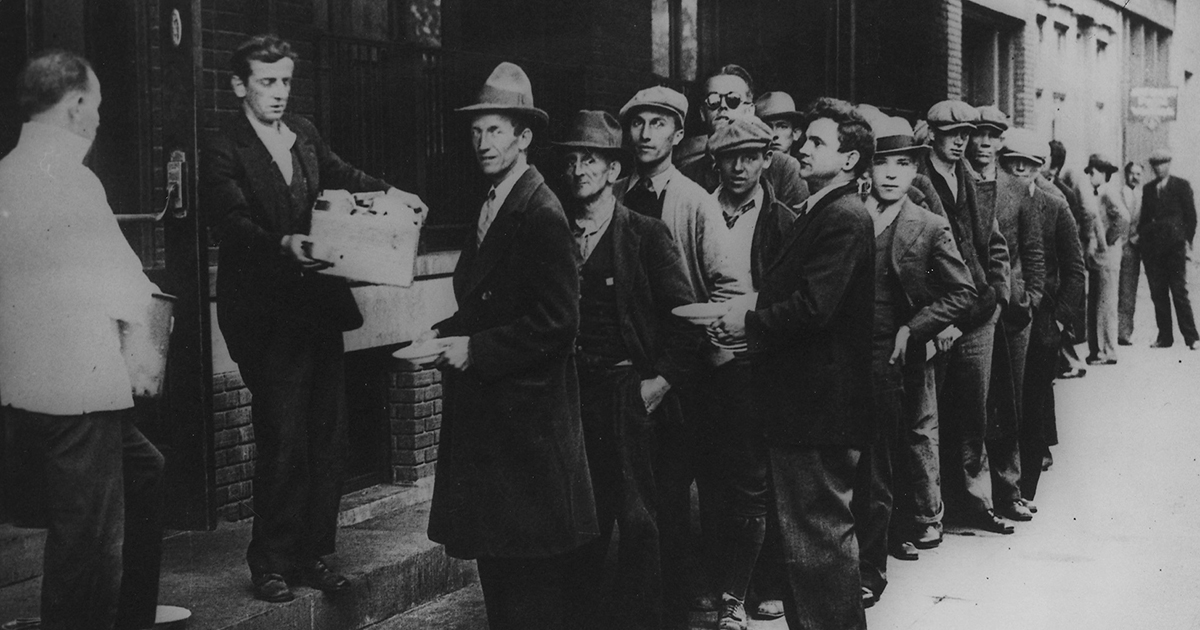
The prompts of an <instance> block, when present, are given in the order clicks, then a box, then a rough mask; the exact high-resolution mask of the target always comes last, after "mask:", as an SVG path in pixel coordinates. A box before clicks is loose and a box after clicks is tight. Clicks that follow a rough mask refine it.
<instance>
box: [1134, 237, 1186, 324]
mask: <svg viewBox="0 0 1200 630" xmlns="http://www.w3.org/2000/svg"><path fill="white" fill-rule="evenodd" d="M1142 254H1143V255H1142V261H1143V262H1145V263H1146V283H1147V284H1149V285H1150V299H1151V300H1152V301H1153V302H1154V320H1155V322H1156V323H1157V324H1158V342H1159V343H1160V344H1164V345H1168V344H1171V343H1174V342H1175V329H1174V326H1172V324H1171V304H1172V303H1174V305H1175V315H1176V316H1177V317H1178V318H1179V332H1180V334H1182V335H1183V342H1184V343H1189V344H1190V343H1192V342H1193V341H1196V340H1198V339H1200V335H1198V334H1197V333H1196V320H1195V318H1194V317H1193V316H1192V303H1191V301H1190V300H1188V288H1187V246H1186V245H1184V244H1183V243H1180V244H1179V245H1177V246H1173V247H1171V248H1170V249H1168V250H1166V251H1156V252H1142Z"/></svg>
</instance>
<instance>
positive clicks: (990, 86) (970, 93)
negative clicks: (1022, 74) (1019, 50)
mask: <svg viewBox="0 0 1200 630" xmlns="http://www.w3.org/2000/svg"><path fill="white" fill-rule="evenodd" d="M1020 29H1021V25H1020V24H1014V23H1012V22H1011V21H1009V20H1004V19H1002V18H1001V17H999V16H997V15H993V14H991V13H990V12H984V10H983V9H974V8H972V9H971V10H967V8H965V7H964V10H963V38H962V39H963V51H962V60H963V70H962V73H963V98H964V99H966V101H967V102H968V103H972V104H974V105H992V104H994V105H995V106H996V107H999V108H1000V109H1001V110H1002V111H1004V112H1005V113H1007V114H1008V115H1010V116H1012V115H1013V114H1014V112H1013V90H1014V84H1015V82H1016V75H1015V68H1014V64H1013V58H1014V55H1015V52H1016V46H1017V45H1018V44H1019V41H1020V40H1019V38H1020Z"/></svg>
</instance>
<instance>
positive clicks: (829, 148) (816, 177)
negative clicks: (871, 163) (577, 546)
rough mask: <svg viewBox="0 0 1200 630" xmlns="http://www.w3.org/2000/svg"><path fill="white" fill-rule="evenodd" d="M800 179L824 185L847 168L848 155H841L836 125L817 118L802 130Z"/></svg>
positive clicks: (825, 119) (826, 119)
mask: <svg viewBox="0 0 1200 630" xmlns="http://www.w3.org/2000/svg"><path fill="white" fill-rule="evenodd" d="M798 159H799V160H800V177H802V178H804V179H805V180H809V179H812V180H813V181H815V182H817V183H820V184H822V185H824V183H825V182H828V181H829V180H831V179H833V178H834V177H836V176H837V174H838V173H840V172H842V170H843V169H844V167H846V166H847V162H848V160H849V155H848V154H846V153H842V151H841V141H840V140H838V126H837V123H836V122H834V121H832V120H830V119H828V118H818V119H816V120H814V121H812V122H810V123H809V124H808V128H807V129H805V130H804V145H803V146H801V147H800V153H799V156H798Z"/></svg>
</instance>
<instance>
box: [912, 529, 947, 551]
mask: <svg viewBox="0 0 1200 630" xmlns="http://www.w3.org/2000/svg"><path fill="white" fill-rule="evenodd" d="M912 544H913V546H914V547H916V548H917V549H933V548H934V547H937V546H938V545H940V544H942V530H941V528H939V527H938V526H937V525H936V524H933V523H930V524H929V525H926V526H925V528H924V529H922V530H921V533H920V534H919V535H918V536H917V537H916V539H915V540H913V541H912Z"/></svg>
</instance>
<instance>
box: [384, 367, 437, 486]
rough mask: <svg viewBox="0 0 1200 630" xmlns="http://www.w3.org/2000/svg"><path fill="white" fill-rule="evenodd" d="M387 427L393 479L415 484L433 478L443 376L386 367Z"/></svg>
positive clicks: (435, 373) (411, 369) (409, 368)
mask: <svg viewBox="0 0 1200 630" xmlns="http://www.w3.org/2000/svg"><path fill="white" fill-rule="evenodd" d="M388 424H389V425H390V427H391V438H392V440H391V441H392V458H391V459H392V480H393V481H394V482H396V483H415V482H416V481H418V480H420V479H424V478H425V477H432V476H433V472H434V463H435V462H436V461H437V453H438V444H439V442H440V440H441V433H442V373H441V372H440V371H438V370H432V369H430V370H422V369H419V368H415V367H412V366H411V365H410V364H408V363H407V362H404V361H398V360H397V361H392V362H391V363H390V364H389V367H388Z"/></svg>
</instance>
